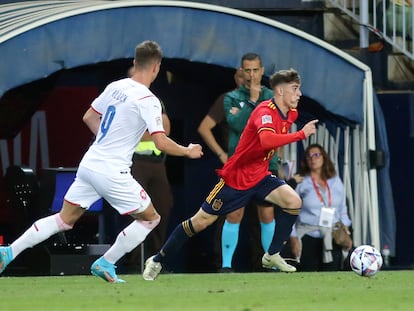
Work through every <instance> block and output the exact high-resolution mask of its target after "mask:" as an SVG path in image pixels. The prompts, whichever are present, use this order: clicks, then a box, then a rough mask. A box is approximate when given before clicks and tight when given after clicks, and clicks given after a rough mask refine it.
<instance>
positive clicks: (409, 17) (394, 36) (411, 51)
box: [326, 0, 414, 60]
mask: <svg viewBox="0 0 414 311" xmlns="http://www.w3.org/2000/svg"><path fill="white" fill-rule="evenodd" d="M326 2H327V4H330V5H331V6H333V7H336V8H338V9H340V10H341V11H342V12H344V13H346V14H347V15H348V16H350V17H351V18H352V19H354V20H355V21H356V22H357V23H359V25H360V46H361V48H366V47H368V33H369V31H372V32H375V33H376V35H378V36H379V37H381V38H383V39H384V40H385V41H386V42H388V43H389V44H391V45H392V46H393V47H394V48H395V49H397V50H398V51H400V52H401V53H403V54H405V55H406V56H408V57H409V58H410V59H412V60H414V45H413V43H412V40H413V38H414V26H413V20H414V10H413V4H412V3H413V2H414V1H413V0H327V1H326Z"/></svg>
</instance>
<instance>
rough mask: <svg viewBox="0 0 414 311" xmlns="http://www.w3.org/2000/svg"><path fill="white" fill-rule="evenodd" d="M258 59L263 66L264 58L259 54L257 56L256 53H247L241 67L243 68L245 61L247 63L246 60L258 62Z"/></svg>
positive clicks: (242, 59) (243, 57)
mask: <svg viewBox="0 0 414 311" xmlns="http://www.w3.org/2000/svg"><path fill="white" fill-rule="evenodd" d="M256 59H258V60H259V62H260V66H262V58H261V57H260V55H259V54H256V53H246V54H244V55H243V56H242V58H241V64H240V66H241V67H243V61H245V60H248V61H252V60H256Z"/></svg>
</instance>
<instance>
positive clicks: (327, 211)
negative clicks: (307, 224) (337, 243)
mask: <svg viewBox="0 0 414 311" xmlns="http://www.w3.org/2000/svg"><path fill="white" fill-rule="evenodd" d="M334 214H335V208H333V207H325V206H322V208H321V216H320V217H319V226H321V227H327V228H332V225H333V218H334Z"/></svg>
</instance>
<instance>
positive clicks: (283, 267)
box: [262, 253, 296, 272]
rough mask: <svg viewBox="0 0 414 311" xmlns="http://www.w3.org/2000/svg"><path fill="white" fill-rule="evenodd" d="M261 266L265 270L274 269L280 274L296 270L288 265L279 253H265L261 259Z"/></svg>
mask: <svg viewBox="0 0 414 311" xmlns="http://www.w3.org/2000/svg"><path fill="white" fill-rule="evenodd" d="M262 266H263V268H267V269H272V268H274V267H276V268H278V269H279V270H280V271H282V272H296V268H295V267H294V266H291V265H289V264H288V263H287V262H286V261H285V260H284V259H283V258H282V256H280V254H279V253H276V254H273V255H269V253H265V254H264V255H263V257H262Z"/></svg>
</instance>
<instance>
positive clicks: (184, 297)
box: [0, 270, 414, 311]
mask: <svg viewBox="0 0 414 311" xmlns="http://www.w3.org/2000/svg"><path fill="white" fill-rule="evenodd" d="M121 278H123V279H125V280H126V281H127V283H125V284H110V283H106V282H104V281H102V280H101V279H99V278H97V277H94V276H61V277H1V278H0V290H1V292H0V310H4V311H6V310H7V311H9V310H10V311H18V310H30V311H32V310H42V311H54V310H59V311H66V310H68V311H69V310H70V311H75V310H88V311H92V310H93V311H107V310H111V311H123V310H169V311H175V310H180V311H181V310H182V311H184V310H214V311H216V310H217V311H219V310H228V311H256V310H257V311H260V310H283V311H287V310H300V311H305V310H318V311H323V310H329V311H332V310H335V311H336V310H347V311H349V310H364V311H368V310H375V311H378V310H381V311H384V310H414V271H411V270H407V271H380V272H379V273H378V274H377V275H376V276H374V277H372V278H365V277H360V276H358V275H356V274H355V273H354V272H325V273H319V272H313V273H304V272H297V273H292V274H286V273H280V272H275V273H231V274H163V275H160V276H159V278H158V279H157V280H155V281H144V280H143V279H142V277H141V275H122V276H121Z"/></svg>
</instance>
